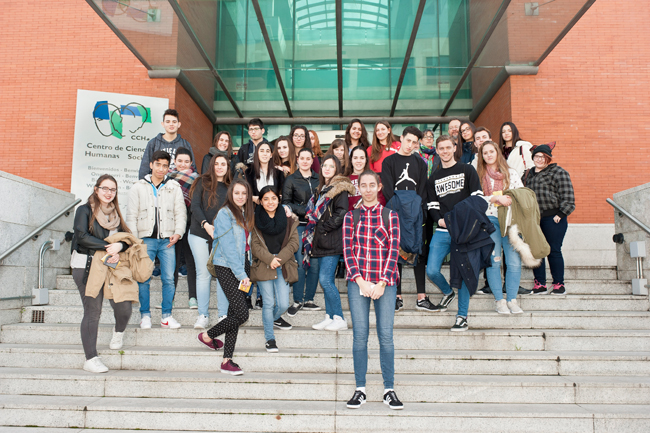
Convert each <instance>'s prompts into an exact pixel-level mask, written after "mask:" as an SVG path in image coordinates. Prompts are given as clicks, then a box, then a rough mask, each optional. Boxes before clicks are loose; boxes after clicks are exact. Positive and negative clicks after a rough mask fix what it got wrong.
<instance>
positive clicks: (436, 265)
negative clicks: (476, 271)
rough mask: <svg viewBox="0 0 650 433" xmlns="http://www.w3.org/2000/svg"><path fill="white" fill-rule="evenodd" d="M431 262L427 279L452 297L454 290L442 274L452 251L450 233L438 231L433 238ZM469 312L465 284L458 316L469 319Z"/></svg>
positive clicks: (467, 290)
mask: <svg viewBox="0 0 650 433" xmlns="http://www.w3.org/2000/svg"><path fill="white" fill-rule="evenodd" d="M429 245H430V247H429V260H428V261H427V277H429V279H430V280H431V281H432V282H433V284H435V285H436V286H438V288H439V289H440V291H441V292H442V293H444V294H445V295H451V294H452V292H453V290H452V289H451V287H449V283H448V282H447V280H446V279H445V277H444V276H443V275H442V273H441V272H440V269H441V268H442V262H443V260H445V257H446V256H447V254H449V251H451V236H449V232H447V231H442V230H436V231H435V232H434V233H433V237H432V238H431V243H430V244H429ZM467 310H469V289H468V288H467V286H466V285H465V282H464V281H463V284H462V286H461V288H460V289H459V290H458V316H461V317H465V318H467Z"/></svg>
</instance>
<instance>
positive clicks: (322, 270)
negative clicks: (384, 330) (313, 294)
mask: <svg viewBox="0 0 650 433" xmlns="http://www.w3.org/2000/svg"><path fill="white" fill-rule="evenodd" d="M340 257H341V256H340V255H339V254H337V255H335V256H325V257H319V258H317V259H316V258H314V257H312V258H311V264H312V266H313V265H314V261H317V262H318V266H319V269H318V281H320V285H321V286H322V287H323V295H325V312H326V313H327V314H328V315H329V316H330V318H334V316H335V315H336V316H339V317H343V308H342V307H341V295H340V294H339V289H337V288H336V283H335V281H334V277H335V275H336V266H337V265H338V264H339V258H340ZM394 307H395V306H393V308H394Z"/></svg>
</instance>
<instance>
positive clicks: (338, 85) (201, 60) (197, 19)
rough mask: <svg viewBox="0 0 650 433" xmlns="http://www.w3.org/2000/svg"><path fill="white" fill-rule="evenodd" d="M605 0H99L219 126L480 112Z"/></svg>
mask: <svg viewBox="0 0 650 433" xmlns="http://www.w3.org/2000/svg"><path fill="white" fill-rule="evenodd" d="M594 1H595V0H550V1H549V0H545V1H544V0H540V1H539V2H528V1H520V0H362V1H352V0H192V1H189V0H169V1H154V0H87V2H88V3H89V4H90V5H91V6H92V7H93V9H94V10H95V11H96V12H97V14H98V15H99V16H100V17H101V18H102V19H103V20H104V21H105V22H106V23H107V24H108V25H109V27H111V29H112V30H113V31H114V32H115V33H116V34H117V35H118V37H120V39H121V40H122V41H123V42H124V43H125V44H126V45H127V46H128V47H129V49H130V50H131V51H132V52H133V53H134V54H135V55H136V56H137V57H138V58H139V59H140V61H141V62H142V63H143V65H144V66H146V67H147V69H149V74H150V76H151V77H160V78H170V77H174V78H177V79H178V80H179V82H180V83H181V84H182V85H183V86H184V87H185V89H186V90H187V91H188V93H189V94H190V95H191V96H192V97H193V98H194V100H195V101H196V102H197V104H198V105H199V107H201V108H202V109H203V111H204V112H205V113H206V114H207V115H208V117H209V118H210V119H211V120H212V121H213V122H214V123H219V124H242V123H244V122H246V120H247V118H250V117H265V118H272V119H273V121H275V122H277V123H300V122H301V121H302V120H303V119H304V118H314V117H316V118H326V119H321V120H322V121H323V123H325V122H329V123H339V121H341V120H342V119H343V118H346V117H351V116H353V117H364V118H375V117H376V118H379V117H381V118H391V117H396V118H401V119H402V120H404V119H409V118H411V117H418V118H419V117H422V118H428V119H429V120H430V119H435V118H437V117H440V118H442V119H444V117H446V116H452V115H453V116H469V117H470V118H472V119H473V118H476V117H477V116H478V114H480V112H481V110H483V108H484V107H485V105H486V104H487V103H488V102H489V100H490V99H491V98H492V96H494V94H495V93H496V91H497V90H498V89H499V88H500V87H501V84H503V82H504V81H505V80H506V79H507V77H508V76H509V75H513V74H536V73H537V66H539V65H540V63H541V62H542V61H543V60H544V59H545V58H546V56H547V55H548V54H549V53H550V52H551V50H552V49H553V48H554V47H555V46H556V45H557V44H558V43H559V42H560V40H561V39H562V38H563V37H564V35H565V34H566V33H567V32H568V31H569V30H570V29H571V27H572V26H573V25H574V24H575V22H576V21H577V20H578V19H579V18H580V17H581V16H582V15H583V14H584V13H585V12H586V11H587V9H588V8H589V7H590V6H591V4H593V3H594ZM310 120H313V119H310ZM441 121H442V120H441ZM303 123H314V122H303ZM402 123H407V122H402ZM429 123H431V122H429Z"/></svg>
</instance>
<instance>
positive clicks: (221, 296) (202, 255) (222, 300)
mask: <svg viewBox="0 0 650 433" xmlns="http://www.w3.org/2000/svg"><path fill="white" fill-rule="evenodd" d="M188 241H189V243H190V248H191V249H192V255H193V256H194V261H195V263H197V266H196V301H197V302H198V304H199V314H201V315H202V316H208V317H209V316H210V313H209V310H208V309H209V308H210V284H211V283H212V275H210V272H209V271H208V267H207V263H208V258H210V246H209V245H208V241H206V240H205V239H203V238H201V237H198V236H195V235H193V234H191V233H190V235H189V236H188ZM217 310H218V311H219V313H218V314H219V317H221V316H225V315H227V314H228V298H226V295H225V293H223V289H221V285H220V284H219V281H217Z"/></svg>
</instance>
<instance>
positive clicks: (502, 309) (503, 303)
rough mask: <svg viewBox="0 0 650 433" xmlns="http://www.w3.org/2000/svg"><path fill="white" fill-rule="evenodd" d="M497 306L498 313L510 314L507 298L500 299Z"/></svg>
mask: <svg viewBox="0 0 650 433" xmlns="http://www.w3.org/2000/svg"><path fill="white" fill-rule="evenodd" d="M495 304H496V306H497V308H496V310H497V313H499V314H510V310H508V306H507V305H506V300H505V299H502V300H500V301H496V302H495Z"/></svg>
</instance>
